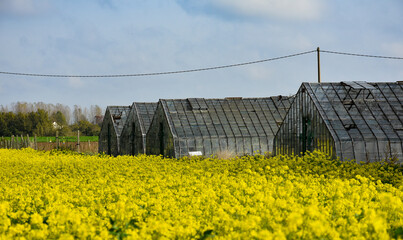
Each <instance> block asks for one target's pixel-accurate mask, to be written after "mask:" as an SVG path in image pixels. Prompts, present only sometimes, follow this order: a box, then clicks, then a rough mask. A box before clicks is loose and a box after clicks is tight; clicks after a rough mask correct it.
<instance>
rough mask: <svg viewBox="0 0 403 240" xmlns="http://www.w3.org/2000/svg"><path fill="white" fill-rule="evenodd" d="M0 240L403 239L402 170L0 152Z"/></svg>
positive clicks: (327, 162)
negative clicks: (11, 239)
mask: <svg viewBox="0 0 403 240" xmlns="http://www.w3.org/2000/svg"><path fill="white" fill-rule="evenodd" d="M0 166H1V167H0V239H10V238H13V239H403V203H402V201H403V184H402V181H403V173H402V167H401V166H398V165H392V164H385V163H371V164H361V165H358V164H355V163H352V162H343V163H342V162H339V161H337V160H331V159H329V158H328V157H327V156H325V155H323V154H322V153H320V152H313V153H310V154H307V155H306V156H304V157H287V156H276V157H272V158H265V157H264V156H260V155H258V156H249V157H240V158H234V159H228V160H224V159H216V158H201V157H195V158H182V159H169V158H163V157H161V156H145V155H139V156H137V157H130V156H119V157H116V158H115V157H109V156H103V155H98V156H88V155H80V154H74V153H63V152H55V151H53V152H40V151H34V150H31V149H23V150H5V149H0Z"/></svg>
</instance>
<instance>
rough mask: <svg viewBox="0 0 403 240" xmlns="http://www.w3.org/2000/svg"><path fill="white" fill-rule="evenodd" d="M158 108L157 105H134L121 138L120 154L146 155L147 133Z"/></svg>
mask: <svg viewBox="0 0 403 240" xmlns="http://www.w3.org/2000/svg"><path fill="white" fill-rule="evenodd" d="M156 108H157V103H138V102H135V103H133V104H132V106H131V110H130V113H129V115H128V117H127V120H126V123H125V125H124V127H123V130H122V133H121V136H120V154H122V155H123V154H125V155H136V154H141V153H146V148H145V146H146V133H147V131H148V128H149V127H150V124H151V120H152V118H153V116H154V112H155V109H156Z"/></svg>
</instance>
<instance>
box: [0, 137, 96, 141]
mask: <svg viewBox="0 0 403 240" xmlns="http://www.w3.org/2000/svg"><path fill="white" fill-rule="evenodd" d="M24 137H25V136H24ZM1 139H3V138H0V140H1ZM29 139H30V141H34V137H29ZM4 140H11V137H4ZM59 140H60V142H77V136H70V137H64V136H63V137H59ZM36 141H37V142H55V141H56V137H51V136H48V137H37V138H36ZM88 141H90V142H98V136H80V142H88Z"/></svg>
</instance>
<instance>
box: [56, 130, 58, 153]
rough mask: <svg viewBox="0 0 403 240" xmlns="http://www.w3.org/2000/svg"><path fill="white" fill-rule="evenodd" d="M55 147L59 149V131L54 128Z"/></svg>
mask: <svg viewBox="0 0 403 240" xmlns="http://www.w3.org/2000/svg"><path fill="white" fill-rule="evenodd" d="M56 149H57V150H59V131H57V130H56Z"/></svg>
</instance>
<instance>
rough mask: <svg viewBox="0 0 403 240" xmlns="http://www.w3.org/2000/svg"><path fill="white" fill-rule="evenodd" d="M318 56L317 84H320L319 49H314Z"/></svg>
mask: <svg viewBox="0 0 403 240" xmlns="http://www.w3.org/2000/svg"><path fill="white" fill-rule="evenodd" d="M316 52H317V55H318V83H320V49H319V47H318V48H317V49H316Z"/></svg>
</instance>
